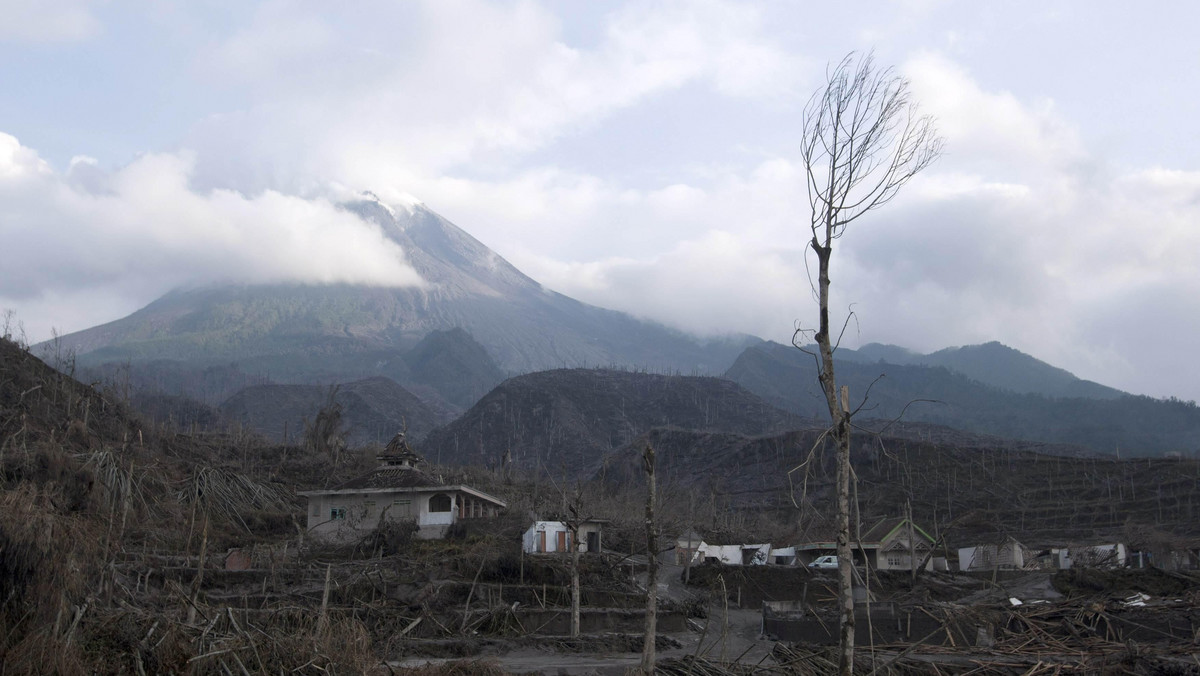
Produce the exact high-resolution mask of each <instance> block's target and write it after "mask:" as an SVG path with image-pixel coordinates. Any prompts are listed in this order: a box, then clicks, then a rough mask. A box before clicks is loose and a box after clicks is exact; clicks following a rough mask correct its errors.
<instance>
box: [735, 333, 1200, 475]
mask: <svg viewBox="0 0 1200 676" xmlns="http://www.w3.org/2000/svg"><path fill="white" fill-rule="evenodd" d="M896 354H901V355H902V356H903V353H900V352H898V351H897V349H895V348H889V347H887V346H869V349H866V350H865V351H861V352H858V353H856V352H854V351H853V350H839V351H838V357H839V360H838V371H837V376H838V382H839V384H844V385H847V386H848V387H849V388H850V395H851V401H852V402H861V401H862V399H863V397H866V402H865V404H864V405H863V409H862V411H861V412H860V413H859V414H858V415H859V417H860V419H861V418H877V419H892V418H897V417H899V416H900V415H901V413H903V418H904V420H907V421H918V422H928V423H934V424H937V425H945V426H948V427H953V428H956V429H959V430H964V431H967V432H975V433H980V434H988V435H994V436H998V437H1006V438H1015V439H1025V440H1031V441H1041V442H1049V443H1065V444H1077V445H1080V446H1085V447H1087V448H1089V449H1091V450H1093V451H1097V452H1101V453H1111V454H1122V453H1123V454H1126V455H1157V454H1161V453H1166V452H1182V453H1189V454H1190V453H1193V452H1195V451H1197V450H1200V408H1198V407H1197V406H1196V405H1195V404H1194V403H1192V402H1181V401H1162V400H1157V399H1152V398H1150V397H1142V396H1134V395H1128V394H1125V393H1122V392H1119V391H1117V390H1113V389H1111V388H1106V387H1104V386H1102V385H1097V384H1096V383H1091V382H1088V381H1083V380H1078V379H1074V376H1071V375H1070V374H1069V373H1067V372H1066V371H1062V370H1061V369H1056V368H1054V367H1052V366H1050V365H1048V364H1044V363H1043V362H1039V361H1037V360H1035V359H1033V358H1032V357H1029V356H1028V355H1023V354H1021V353H1020V352H1017V351H1016V350H1012V349H1011V348H1007V347H1004V346H1003V345H1000V344H999V343H989V344H987V345H980V346H973V347H971V348H956V349H953V350H943V351H941V352H936V353H934V354H932V355H911V353H909V355H910V356H909V357H908V358H907V360H908V361H909V362H910V363H907V364H895V363H889V362H887V361H880V360H879V359H872V357H878V356H879V355H886V356H887V357H895V355H896ZM922 360H928V361H938V360H943V361H945V362H949V363H952V364H954V366H953V367H947V366H943V365H936V366H935V365H924V364H922V363H921V361H922ZM959 369H963V370H966V371H969V372H971V373H974V374H976V376H977V378H978V379H976V378H972V377H968V376H967V375H964V374H963V372H961V371H960V370H959ZM816 373H817V372H816V367H815V366H814V362H813V359H812V357H811V356H809V355H807V354H805V353H803V352H801V351H800V350H798V349H796V348H794V347H792V346H785V345H780V344H778V343H763V344H761V345H758V346H754V347H750V348H748V349H747V350H746V351H745V352H743V353H742V355H741V356H739V357H738V359H737V361H736V362H735V363H734V365H733V366H731V367H730V368H729V370H728V371H726V373H725V377H726V378H729V379H730V380H733V381H735V382H737V383H739V384H741V385H742V386H743V387H745V388H746V389H748V390H750V391H751V392H754V393H755V394H758V395H759V396H761V397H763V398H764V399H765V400H766V401H768V402H770V403H772V404H774V405H776V406H779V407H781V408H784V409H786V410H789V411H792V412H793V413H796V414H798V415H802V416H826V415H827V411H826V408H825V403H824V399H823V398H822V395H821V393H820V390H819V389H818V384H817V377H816ZM1072 379H1073V380H1072ZM987 381H991V382H987ZM1006 384H1011V385H1013V386H1014V387H1012V388H1007V389H1005V388H1004V385H1006ZM1071 392H1078V393H1086V394H1087V395H1092V396H1085V394H1075V395H1074V396H1071V395H1065V394H1062V393H1071Z"/></svg>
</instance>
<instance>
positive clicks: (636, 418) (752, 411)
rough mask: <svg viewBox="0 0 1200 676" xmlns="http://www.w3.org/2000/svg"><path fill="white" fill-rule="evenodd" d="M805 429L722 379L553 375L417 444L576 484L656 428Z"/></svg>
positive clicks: (514, 385) (484, 404)
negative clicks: (575, 479)
mask: <svg viewBox="0 0 1200 676" xmlns="http://www.w3.org/2000/svg"><path fill="white" fill-rule="evenodd" d="M804 425H805V421H804V420H802V419H800V418H799V417H797V416H794V415H790V414H788V413H785V412H784V411H781V410H779V409H777V408H775V407H774V406H771V405H769V404H767V403H766V402H764V401H763V400H762V399H760V398H759V397H757V396H755V395H753V394H751V393H750V392H748V391H746V390H744V389H743V388H741V387H740V386H738V385H737V384H735V383H733V382H730V381H728V380H723V379H720V378H709V377H697V376H667V375H657V374H651V373H640V372H632V371H615V370H606V369H559V370H553V371H542V372H537V373H530V374H526V375H522V376H517V377H515V378H510V379H509V380H506V381H504V382H503V383H501V384H500V386H498V387H497V388H496V389H494V390H492V391H491V392H489V393H488V394H487V395H486V396H485V397H484V398H483V399H481V400H480V401H479V402H478V403H477V404H475V405H474V406H472V407H471V409H470V410H468V411H467V412H466V413H465V414H464V415H463V416H462V417H460V418H458V419H457V420H455V421H454V422H452V423H450V424H449V425H446V426H445V427H441V428H439V429H436V430H434V431H433V432H432V433H430V434H429V436H428V437H427V438H426V439H425V441H424V443H423V444H421V448H422V449H423V450H422V452H423V453H424V454H425V455H426V457H427V458H428V459H429V460H431V461H433V462H437V463H448V464H472V465H484V466H489V467H499V466H502V464H503V461H504V458H505V456H506V454H510V455H511V458H512V464H513V466H514V467H520V468H523V469H527V470H535V471H540V472H543V473H547V474H549V475H551V476H562V475H567V476H570V477H576V476H582V475H585V474H586V473H587V472H589V471H593V470H594V469H595V468H596V467H599V465H600V462H601V459H602V457H603V456H604V455H605V454H606V453H610V452H612V451H614V450H616V449H618V448H620V447H622V446H624V445H625V444H628V443H629V442H630V441H632V440H633V439H635V438H637V437H638V435H640V434H643V433H645V432H646V431H648V430H650V429H651V428H654V427H662V426H674V427H679V428H686V429H696V430H707V431H726V432H737V433H739V434H744V435H751V436H753V435H759V434H767V433H771V432H778V431H782V430H786V429H789V428H794V427H798V426H804Z"/></svg>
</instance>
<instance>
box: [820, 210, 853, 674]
mask: <svg viewBox="0 0 1200 676" xmlns="http://www.w3.org/2000/svg"><path fill="white" fill-rule="evenodd" d="M832 239H833V224H832V222H827V226H826V229H825V244H824V245H822V244H821V242H820V241H819V240H818V239H817V238H816V237H813V240H812V243H811V245H812V248H813V251H815V252H816V254H817V263H818V273H817V282H818V293H819V296H820V312H821V315H820V328H819V329H818V331H817V335H816V341H817V347H818V349H819V350H820V352H821V373H820V375H819V376H818V380H819V381H820V382H821V390H822V392H823V393H824V394H825V403H826V404H827V405H828V407H829V417H830V420H831V421H832V424H833V434H832V437H833V440H834V444H835V445H836V447H837V477H836V483H837V535H836V541H837V556H838V608H839V611H840V612H839V616H840V617H839V625H838V626H839V632H838V673H839V674H841V675H842V676H850V675H851V674H853V673H854V558H853V557H854V552H853V550H852V549H851V547H850V392H849V389H848V388H846V387H842V388H841V391H840V392H839V391H838V387H837V378H836V377H835V376H834V371H833V341H832V340H831V338H830V326H829V258H830V254H832V253H833V247H832ZM839 394H840V395H841V401H839V400H838V399H839V397H838V395H839Z"/></svg>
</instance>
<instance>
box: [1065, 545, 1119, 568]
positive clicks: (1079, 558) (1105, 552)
mask: <svg viewBox="0 0 1200 676" xmlns="http://www.w3.org/2000/svg"><path fill="white" fill-rule="evenodd" d="M1128 558H1129V557H1128V552H1127V551H1126V550H1125V545H1123V544H1121V543H1119V542H1117V543H1113V544H1104V545H1079V546H1073V547H1071V564H1070V565H1071V566H1072V567H1076V568H1124V567H1125V562H1126V560H1127V559H1128Z"/></svg>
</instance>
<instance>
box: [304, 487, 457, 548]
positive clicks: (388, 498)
mask: <svg viewBox="0 0 1200 676" xmlns="http://www.w3.org/2000/svg"><path fill="white" fill-rule="evenodd" d="M435 496H442V498H445V499H442V498H438V499H437V500H436V502H437V504H435V505H434V508H439V507H445V506H446V504H447V500H448V501H449V502H448V504H449V507H450V508H449V510H448V511H431V508H430V500H431V499H432V498H434V497H435ZM308 503H309V504H308V531H309V532H310V533H312V534H313V535H316V536H320V537H332V538H334V539H352V538H354V537H360V536H361V535H362V534H364V533H367V532H370V531H371V530H374V529H375V528H376V527H378V526H379V520H380V518H381V517H382V518H387V519H391V520H396V521H401V520H406V519H411V520H415V521H416V522H417V525H418V526H420V527H421V530H420V531H418V533H417V536H418V537H440V536H441V535H442V533H443V532H444V530H445V527H446V526H449V525H450V524H453V523H454V522H455V520H456V518H457V509H456V508H455V494H454V493H453V492H446V491H428V492H403V493H399V492H396V493H361V494H342V495H323V496H311V495H310V496H308Z"/></svg>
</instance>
